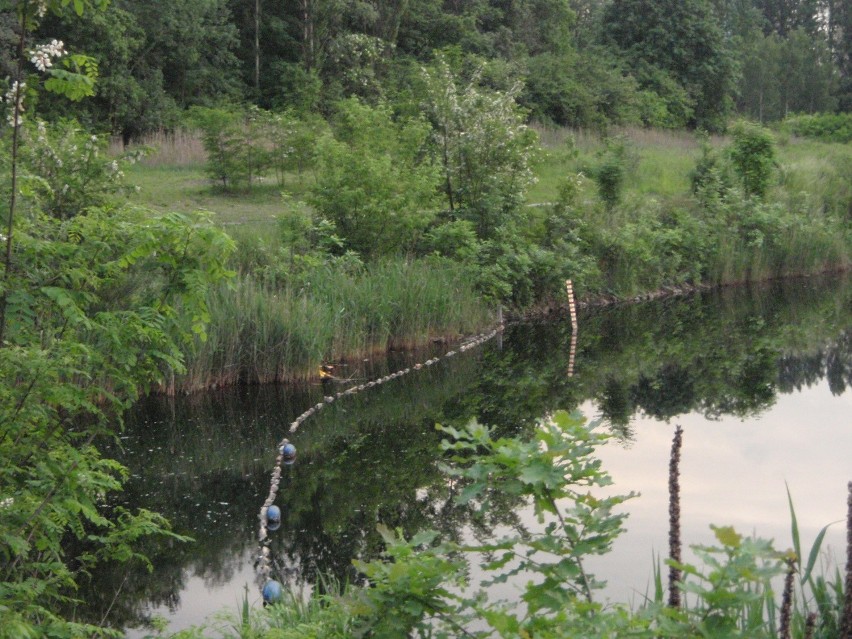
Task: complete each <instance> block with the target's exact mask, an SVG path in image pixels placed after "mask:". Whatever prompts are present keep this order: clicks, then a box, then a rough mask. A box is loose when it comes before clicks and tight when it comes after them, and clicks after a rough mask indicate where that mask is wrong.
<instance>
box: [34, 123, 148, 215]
mask: <svg viewBox="0 0 852 639" xmlns="http://www.w3.org/2000/svg"><path fill="white" fill-rule="evenodd" d="M106 147H107V142H106V140H105V139H104V138H102V137H98V136H95V135H91V134H90V133H87V132H86V131H84V130H82V129H81V128H80V126H79V125H77V124H76V123H72V122H68V123H61V124H59V125H56V126H52V127H48V126H47V125H46V124H45V123H44V122H41V121H39V122H37V123H35V124H34V125H28V126H27V127H26V131H25V136H24V147H23V149H22V157H21V161H22V163H23V168H24V169H25V170H26V173H25V174H24V175H22V176H21V187H20V188H21V191H22V192H23V193H25V194H26V195H27V196H28V197H30V198H32V199H33V200H34V201H35V202H37V205H38V207H39V208H40V209H41V210H42V211H43V212H44V213H46V214H48V215H50V216H53V217H57V218H61V219H67V218H71V217H74V216H76V215H79V214H80V213H83V212H85V209H86V208H89V207H98V206H104V205H106V204H108V203H109V202H111V201H113V200H114V199H116V198H117V196H120V195H127V194H129V193H131V192H132V188H130V187H128V186H126V185H125V183H124V169H125V168H126V167H127V165H129V164H131V163H133V162H135V161H136V160H137V159H138V158H139V157H140V156H141V155H142V152H141V151H137V152H133V153H127V154H125V155H123V156H110V155H109V154H108V153H107V148H106Z"/></svg>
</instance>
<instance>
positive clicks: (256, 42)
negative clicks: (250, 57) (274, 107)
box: [254, 0, 260, 95]
mask: <svg viewBox="0 0 852 639" xmlns="http://www.w3.org/2000/svg"><path fill="white" fill-rule="evenodd" d="M254 90H255V93H256V94H257V95H260V0H254Z"/></svg>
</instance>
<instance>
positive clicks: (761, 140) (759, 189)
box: [729, 121, 775, 198]
mask: <svg viewBox="0 0 852 639" xmlns="http://www.w3.org/2000/svg"><path fill="white" fill-rule="evenodd" d="M731 137H732V142H731V147H730V151H729V153H730V155H731V162H732V164H733V167H734V170H735V171H736V174H737V176H738V177H739V179H740V182H741V183H742V186H743V190H744V192H745V194H746V196H747V197H752V196H754V197H757V198H763V197H764V196H765V195H766V192H767V191H768V190H769V186H770V183H771V180H772V175H773V172H774V170H775V141H774V139H773V137H772V134H771V133H770V132H769V131H768V130H766V129H764V128H763V127H761V126H758V125H755V124H750V123H748V122H744V121H741V122H738V123H737V124H736V125H735V126H734V127H733V129H732V130H731Z"/></svg>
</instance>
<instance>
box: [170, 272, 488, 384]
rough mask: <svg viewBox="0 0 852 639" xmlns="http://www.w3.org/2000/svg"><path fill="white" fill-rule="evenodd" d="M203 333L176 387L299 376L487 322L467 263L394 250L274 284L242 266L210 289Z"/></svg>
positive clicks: (308, 376)
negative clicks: (356, 264) (361, 263)
mask: <svg viewBox="0 0 852 639" xmlns="http://www.w3.org/2000/svg"><path fill="white" fill-rule="evenodd" d="M209 309H210V315H211V326H210V330H209V333H208V339H207V340H206V341H205V342H199V343H197V344H196V345H195V347H194V348H193V350H192V351H191V352H188V353H186V359H187V373H186V375H185V376H183V377H182V378H179V379H177V380H176V383H175V385H176V387H177V388H182V389H184V390H194V389H200V388H207V387H211V386H217V385H230V384H237V383H263V382H284V381H304V380H308V379H311V378H314V377H315V376H316V375H317V371H318V369H319V366H320V365H321V364H322V363H324V362H329V361H341V360H347V359H355V358H360V357H363V356H365V355H369V354H372V353H375V352H377V351H378V352H381V351H386V350H388V349H391V348H412V347H417V346H422V345H424V344H427V343H428V342H429V341H430V340H432V339H434V338H438V337H441V338H444V337H450V338H452V337H457V336H461V335H463V334H467V333H472V332H475V331H477V330H479V329H481V328H482V327H483V326H485V325H487V324H488V323H489V322H490V310H489V309H488V308H487V307H486V306H485V305H483V304H482V303H481V302H480V299H479V297H478V296H477V295H476V293H475V292H474V291H473V289H472V287H471V285H470V278H469V277H468V276H467V274H466V271H465V270H464V269H463V268H462V267H460V266H459V265H457V264H454V263H452V262H450V261H448V260H435V259H428V260H417V261H408V260H405V259H403V258H393V259H389V260H387V261H384V262H379V263H375V264H371V265H368V266H365V267H362V268H361V269H360V270H358V271H356V272H352V271H351V270H349V269H347V268H345V267H343V266H336V265H334V264H333V263H330V264H326V265H323V266H320V267H318V268H314V269H311V270H309V271H306V272H305V273H304V274H303V275H302V276H301V277H300V278H298V279H293V280H289V281H285V282H284V283H281V284H276V283H274V282H266V283H264V282H262V281H261V280H260V279H259V278H258V277H256V276H254V275H250V274H241V275H239V276H237V277H236V279H235V280H234V281H232V282H231V283H230V284H229V285H226V286H221V287H219V288H218V289H217V290H216V291H215V292H214V293H213V294H212V295H211V296H210V299H209Z"/></svg>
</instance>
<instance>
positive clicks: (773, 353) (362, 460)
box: [81, 280, 852, 628]
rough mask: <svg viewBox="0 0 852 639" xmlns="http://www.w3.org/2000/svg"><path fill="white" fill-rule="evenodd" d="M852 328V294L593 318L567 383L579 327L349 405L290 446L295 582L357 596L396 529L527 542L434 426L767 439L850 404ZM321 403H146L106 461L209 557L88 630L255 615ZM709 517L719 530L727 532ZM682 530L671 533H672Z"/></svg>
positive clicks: (769, 293) (816, 287)
mask: <svg viewBox="0 0 852 639" xmlns="http://www.w3.org/2000/svg"><path fill="white" fill-rule="evenodd" d="M850 309H852V285H850V282H849V281H848V280H845V281H837V280H834V281H827V282H814V281H807V282H801V283H794V284H792V285H786V286H780V285H776V286H772V287H768V288H761V289H755V290H751V291H749V290H744V289H737V290H728V291H724V292H721V293H719V292H714V293H705V294H702V295H696V296H693V297H689V298H683V299H670V300H665V301H660V302H655V303H647V304H642V305H636V306H628V307H622V308H608V309H595V310H589V311H586V312H585V313H581V315H580V328H581V330H580V331H579V334H578V335H577V339H576V357H575V359H574V362H573V373H574V374H573V376H569V375H567V374H566V370H567V364H568V360H569V356H570V353H571V330H570V323H569V322H568V321H567V318H566V319H565V320H563V321H554V322H548V323H544V322H542V323H535V324H526V325H518V326H513V327H510V328H509V329H508V330H507V332H506V334H505V335H504V337H503V339H502V340H501V342H497V341H493V342H491V343H489V344H486V345H485V346H484V347H482V348H480V349H475V350H472V351H470V352H468V353H466V354H464V355H461V356H457V357H455V358H452V359H450V360H445V361H443V362H442V363H441V364H440V365H437V366H433V367H431V368H429V369H424V370H421V371H418V372H416V373H412V374H410V375H407V376H404V377H402V378H399V379H397V380H395V381H393V382H391V383H389V384H385V385H383V386H380V387H377V388H374V389H371V390H370V391H367V392H364V393H361V394H359V395H355V396H352V397H347V398H344V399H341V400H339V401H337V402H335V403H334V404H333V405H331V406H328V407H326V409H325V410H324V411H322V412H321V413H318V414H317V415H316V416H314V417H313V418H312V419H311V420H309V421H307V422H306V423H305V424H304V425H303V426H302V427H301V428H300V429H299V431H298V433H297V434H296V435H295V436H294V437H293V438H292V439H293V443H294V444H295V445H296V446H297V448H298V450H299V458H298V461H297V463H296V464H295V465H294V466H292V467H287V468H286V470H285V472H284V474H283V476H282V481H281V489H280V492H279V498H278V501H277V503H278V504H279V505H280V506H281V508H282V511H283V518H282V526H281V529H280V530H278V531H277V532H276V533H275V536H274V538H273V541H272V547H271V548H272V551H273V554H274V557H275V561H276V564H275V565H276V567H277V570H278V577H279V578H280V579H282V580H286V579H291V580H307V581H308V582H309V583H312V582H314V581H315V579H316V576H317V575H319V574H327V573H331V574H334V575H336V576H337V577H338V578H339V579H341V580H350V581H357V580H358V578H359V577H358V575H357V574H356V573H355V572H354V571H353V569H352V567H351V566H352V564H351V562H352V559H353V558H356V557H357V558H363V559H366V558H371V557H374V556H375V555H376V554H377V553H378V552H379V550H380V548H381V542H380V538H379V536H378V535H377V533H376V532H375V527H376V524H377V523H378V522H383V523H385V524H387V525H389V526H391V527H401V528H403V529H404V530H405V531H406V533H407V534H411V533H412V532H414V531H416V530H419V529H423V528H434V529H437V530H440V531H441V532H442V534H444V535H445V536H447V537H450V538H455V539H460V538H461V537H462V536H463V535H478V536H485V535H487V534H488V533H489V532H490V531H491V530H493V528H494V527H495V526H497V525H513V524H516V523H517V518H518V511H519V504H517V503H515V502H513V501H512V499H511V498H508V497H505V498H504V501H503V503H501V504H499V507H498V508H496V509H495V511H494V512H493V513H492V515H491V517H490V518H489V520H488V521H478V520H475V519H473V518H472V516H471V513H470V512H469V511H468V510H467V509H464V508H459V507H457V506H455V505H454V504H453V499H452V498H453V496H454V494H455V491H456V489H457V487H456V486H455V485H454V484H453V483H451V482H448V481H447V480H446V478H445V477H443V476H442V474H441V473H440V470H439V462H440V459H439V457H438V453H437V451H438V444H439V441H440V437H439V434H438V433H437V432H436V431H435V429H434V424H435V423H436V422H441V423H444V424H447V425H453V426H462V425H464V424H466V423H467V422H468V421H469V420H470V419H472V418H476V419H478V420H479V421H481V422H483V423H488V424H491V425H494V426H495V427H496V428H497V429H498V432H499V433H500V434H512V433H517V432H522V431H524V430H526V429H530V428H532V427H533V426H534V424H535V423H536V421H537V420H538V419H539V418H541V417H542V416H543V415H546V414H548V413H549V412H551V411H553V410H556V409H561V408H565V409H572V408H575V407H577V406H583V407H584V408H585V409H586V410H587V411H589V412H590V413H594V414H598V415H600V416H602V417H603V419H604V420H605V421H607V422H608V423H609V424H610V425H611V426H612V427H613V428H614V429H616V430H617V432H619V433H620V434H621V435H622V437H623V438H624V439H625V440H630V438H632V437H635V438H636V439H637V440H645V439H647V438H648V435H647V433H646V431H648V432H654V431H653V429H651V428H650V427H649V426H647V424H649V423H660V422H661V421H662V422H665V421H666V420H670V419H672V418H675V417H679V418H680V417H683V416H685V415H686V416H693V417H688V419H689V420H692V419H696V420H700V421H696V422H695V424H696V425H695V426H693V427H692V429H693V430H695V429H697V430H701V429H702V428H705V427H704V426H701V425H699V424H706V423H707V422H706V419H707V418H710V419H714V420H717V421H720V422H721V421H724V420H728V419H733V420H734V421H735V422H736V423H737V424H738V427H739V428H743V429H749V428H752V426H751V423H752V422H750V421H744V420H750V419H752V418H754V416H756V415H759V414H761V413H765V412H766V411H767V409H769V408H770V407H772V406H773V405H774V404H775V403H776V402H778V401H779V395H781V394H786V393H791V392H793V391H801V390H802V389H808V388H811V387H815V386H817V385H819V384H821V383H822V382H821V380H824V379H825V380H827V384H828V387H829V389H830V392H831V393H833V394H834V395H835V396H837V395H841V394H843V393H845V395H843V396H844V398H848V397H849V396H850V393H849V392H848V389H849V387H850V386H852V319H850V316H852V314H850ZM428 356H431V353H430V354H428V355H426V357H428ZM406 357H407V356H406V355H402V354H395V355H394V358H395V359H394V361H376V362H368V363H365V366H364V368H363V369H362V370H352V371H350V374H351V376H352V377H354V378H357V377H364V376H370V377H373V376H375V375H378V374H383V373H384V370H385V369H387V368H391V369H394V370H395V369H396V368H398V367H400V366H404V365H405V364H406V363H408V362H407V360H406ZM411 357H413V358H414V359H415V361H419V360H421V359H424V358H425V357H424V356H423V354H414V355H412V356H411ZM367 366H369V368H367ZM347 376H348V375H347ZM322 395H323V389H322V387H320V386H309V387H304V388H290V387H288V388H276V387H262V388H260V387H254V388H243V389H239V390H237V391H233V392H222V391H219V392H215V393H209V394H202V395H197V396H192V397H188V398H182V399H179V400H167V399H162V398H151V399H148V400H146V401H144V402H141V403H140V404H139V406H137V408H136V409H135V410H134V411H133V412H132V414H131V415H130V417H129V419H128V426H127V430H126V432H125V434H124V435H123V437H122V439H121V446H120V447H113V448H111V449H110V450H108V451H107V454H108V455H111V456H114V457H116V458H118V459H120V460H121V461H122V462H123V463H125V464H126V465H127V466H128V467H129V468H130V471H131V481H129V482H128V484H127V487H126V490H125V492H124V494H122V495H120V496H118V497H116V498H115V502H114V503H115V504H119V503H120V504H123V505H129V506H132V507H134V508H135V507H144V508H149V509H151V510H154V511H157V512H161V513H163V514H164V515H166V516H167V517H168V518H169V519H170V520H171V521H172V522H173V524H174V527H175V530H176V531H178V532H180V533H185V534H189V535H191V536H193V537H194V538H195V539H196V543H193V544H178V543H169V544H158V545H156V546H152V547H149V548H146V549H144V550H146V551H147V553H148V554H149V556H150V557H151V558H152V560H153V562H154V566H155V570H154V571H153V573H150V574H148V573H147V572H145V571H144V570H140V571H138V572H133V573H128V572H127V570H126V569H125V568H121V567H120V568H116V569H114V570H109V569H104V570H102V571H101V572H99V573H98V574H97V575H95V576H94V578H93V581H92V583H91V584H89V585H88V590H87V591H86V592H85V593H82V594H81V598H82V599H84V600H86V601H88V602H90V606H89V608H87V610H85V611H81V615H84V616H86V617H87V618H91V619H94V620H100V619H101V618H102V617H104V615H106V618H107V619H109V620H110V622H111V623H112V624H114V625H115V626H116V627H122V628H128V627H145V625H146V623H148V622H149V621H150V617H151V615H152V614H154V613H157V614H166V615H167V616H169V617H170V618H172V620H173V623H174V625H173V627H175V628H179V627H182V626H185V625H187V624H189V623H197V622H200V621H201V620H202V619H203V618H204V617H205V616H206V615H208V614H210V613H212V612H214V611H215V610H216V609H217V607H219V606H220V605H225V606H228V607H231V608H232V609H234V608H235V607H236V605H237V602H238V601H239V600H240V598H241V597H242V595H243V592H244V590H243V588H244V586H245V584H246V583H249V584H250V589H249V593H250V600H251V601H256V600H257V599H259V594H258V589H257V587H256V585H255V584H253V583H252V582H253V579H254V576H253V572H252V569H251V563H252V560H253V557H254V555H255V554H256V552H257V545H256V532H257V512H258V508H259V506H260V504H261V503H262V501H263V498H264V496H265V495H266V493H267V491H268V487H269V484H268V482H269V471H270V469H271V467H272V465H273V461H274V457H275V454H276V451H275V448H274V447H275V444H276V443H277V442H278V441H279V440H280V438H281V437H282V435H283V434H284V433H285V432H286V430H287V428H288V425H289V423H290V422H291V421H292V420H293V419H294V418H295V417H296V416H297V415H299V414H301V413H302V412H303V411H304V410H305V409H306V408H307V407H309V406H310V405H312V404H315V403H317V402H318V401H320V399H321V397H322ZM790 397H803V395H802V394H801V393H799V394H798V395H796V396H790ZM785 401H786V400H785ZM846 408H848V403H847V404H846ZM726 423H727V422H726ZM666 432H667V434H666V438H667V439H670V433H668V431H666ZM689 436H690V434H689V432H687V434H686V437H687V439H686V443H685V446H688V445H689V439H688V438H689ZM726 436H727V435H726ZM711 441H712V440H711ZM759 441H760V440H759V439H757V440H754V444H755V445H758V443H759ZM719 442H720V443H719V444H718V445H719V446H720V447H721V448H722V449H724V448H725V444H724V439H720V440H719ZM664 448H665V450H664V451H663V455H664V456H665V455H666V454H667V450H668V449H667V445H666V446H665V447H664ZM847 450H848V449H847ZM627 459H628V461H626V462H625V463H626V465H627V466H628V467H630V465H631V463H632V462H630V461H629V457H628V458H627ZM637 464H638V459H637ZM688 464H689V459H688V458H687V459H686V460H685V462H684V467H686V466H687V465H688ZM661 468H665V463H664V464H663V466H662V467H661ZM646 474H647V473H646ZM663 474H664V473H663ZM617 479H618V480H619V482H620V485H619V490H622V489H623V492H627V491H629V490H633V489H641V486H637V485H634V484H632V483H631V482H632V481H633V480H634V479H635V477H634V476H632V475H630V474H626V475H624V476H623V477H618V476H617ZM697 484H699V485H701V480H697ZM697 497H702V498H703V496H697ZM782 497H783V495H782ZM684 500H685V501H686V497H685V498H684ZM696 503H698V504H701V503H702V501H701V499H698V498H697V499H696ZM841 505H842V504H841ZM699 507H701V506H699ZM709 510H710V509H709V508H708V512H707V513H706V514H707V517H705V518H704V520H702V521H718V520H717V519H713V516H714V515H715V514H716V513H713V512H709ZM802 519H804V517H802ZM666 521H667V518H666V517H663V518H661V519H660V520H659V522H660V524H659V526H660V528H661V529H663V530H664V527H665V522H666ZM759 523H760V522H759V521H755V522H754V524H755V525H758V524H759ZM816 523H818V524H819V525H822V524H824V523H827V522H826V521H823V520H819V521H817V522H816ZM649 525H650V524H649ZM643 565H644V568H643V570H646V571H647V570H649V565H650V564H649V562H646V563H645V564H643ZM645 574H647V572H646V573H645ZM222 602H224V603H222ZM107 611H108V614H107Z"/></svg>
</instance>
